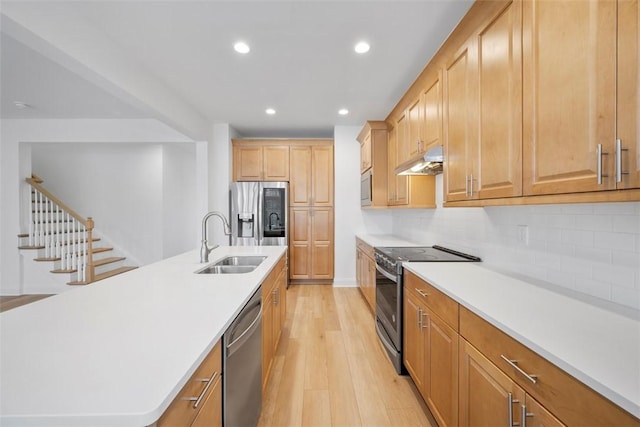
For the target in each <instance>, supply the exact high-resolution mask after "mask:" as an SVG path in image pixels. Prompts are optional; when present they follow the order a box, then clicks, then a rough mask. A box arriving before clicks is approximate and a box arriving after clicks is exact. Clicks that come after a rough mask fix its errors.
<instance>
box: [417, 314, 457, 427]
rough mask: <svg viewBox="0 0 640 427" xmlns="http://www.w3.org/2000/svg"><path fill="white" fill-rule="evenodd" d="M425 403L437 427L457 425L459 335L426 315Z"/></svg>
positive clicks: (433, 315)
mask: <svg viewBox="0 0 640 427" xmlns="http://www.w3.org/2000/svg"><path fill="white" fill-rule="evenodd" d="M426 347H427V348H428V354H429V357H428V358H427V359H426V362H427V368H426V370H425V378H426V380H427V381H428V382H429V383H428V385H427V384H425V386H426V388H428V390H427V403H428V404H429V407H430V408H431V412H432V413H433V416H434V417H435V418H436V421H438V425H439V426H441V427H444V426H452V427H453V426H457V425H458V333H457V332H456V331H454V330H453V329H452V328H450V327H449V326H448V325H447V324H446V323H445V322H444V321H443V320H442V319H440V318H439V317H438V316H436V315H435V314H433V312H431V311H429V327H428V332H427V345H426Z"/></svg>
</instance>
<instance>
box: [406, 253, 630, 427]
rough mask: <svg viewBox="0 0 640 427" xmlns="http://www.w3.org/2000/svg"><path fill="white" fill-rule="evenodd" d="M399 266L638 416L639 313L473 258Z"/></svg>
mask: <svg viewBox="0 0 640 427" xmlns="http://www.w3.org/2000/svg"><path fill="white" fill-rule="evenodd" d="M403 266H404V267H405V268H407V269H408V270H410V271H412V272H413V273H415V274H417V275H418V276H419V277H421V278H422V279H424V280H425V281H427V282H429V283H430V284H432V285H433V286H435V287H436V288H438V289H440V290H441V291H442V292H444V293H445V294H447V295H448V296H450V297H451V298H453V299H454V300H456V301H458V302H459V303H460V304H462V305H463V306H465V307H466V308H468V309H469V310H471V311H473V312H474V313H476V314H477V315H479V316H480V317H482V318H483V319H485V320H487V321H488V322H489V323H491V324H492V325H494V326H496V327H497V328H499V329H500V330H502V331H503V332H505V333H507V334H508V335H510V336H511V337H513V338H515V339H516V340H518V341H520V342H521V343H522V344H524V345H526V346H527V347H529V348H530V349H532V350H533V351H535V352H536V353H538V354H540V355H541V356H543V357H544V358H546V359H547V360H549V361H550V362H552V363H554V364H555V365H557V366H558V367H560V368H561V369H563V370H565V371H566V372H568V373H569V374H571V375H573V376H574V377H575V378H577V379H579V380H580V381H582V382H584V383H585V384H587V385H588V386H589V387H591V388H593V389H594V390H596V391H597V392H599V393H600V394H602V395H603V396H605V397H607V398H608V399H609V400H611V401H612V402H614V403H616V404H617V405H619V406H620V407H622V408H624V409H626V410H627V411H629V412H630V413H631V414H633V415H635V416H636V417H640V321H638V318H637V317H634V316H626V315H624V314H623V313H616V312H615V311H612V310H607V309H605V308H601V307H598V306H596V305H592V304H589V303H587V302H583V301H581V300H579V299H575V298H571V297H568V296H566V295H563V294H561V293H558V292H554V291H552V290H549V289H546V288H544V287H540V286H536V285H533V284H530V283H528V282H525V281H523V280H519V279H517V278H514V277H511V276H508V275H505V274H501V273H499V272H496V271H493V270H490V269H488V268H485V267H483V266H481V265H479V264H472V263H437V262H436V263H404V264H403Z"/></svg>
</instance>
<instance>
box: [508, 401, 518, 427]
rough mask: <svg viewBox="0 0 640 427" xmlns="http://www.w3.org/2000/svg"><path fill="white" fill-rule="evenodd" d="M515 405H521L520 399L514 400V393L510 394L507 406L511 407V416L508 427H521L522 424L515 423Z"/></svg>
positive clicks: (509, 411)
mask: <svg viewBox="0 0 640 427" xmlns="http://www.w3.org/2000/svg"><path fill="white" fill-rule="evenodd" d="M514 403H520V401H519V400H518V399H514V398H513V393H509V394H508V396H507V405H509V407H508V408H507V411H508V414H509V419H508V421H507V422H508V424H507V425H508V426H509V427H516V426H519V425H520V423H514V422H513V404H514Z"/></svg>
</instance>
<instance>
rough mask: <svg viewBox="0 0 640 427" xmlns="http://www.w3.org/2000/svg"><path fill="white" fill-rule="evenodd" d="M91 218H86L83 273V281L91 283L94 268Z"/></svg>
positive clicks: (92, 224)
mask: <svg viewBox="0 0 640 427" xmlns="http://www.w3.org/2000/svg"><path fill="white" fill-rule="evenodd" d="M93 227H94V223H93V218H91V217H89V218H87V265H86V267H85V268H86V271H85V275H86V277H85V281H86V282H87V283H91V282H93V277H94V272H95V268H94V266H93Z"/></svg>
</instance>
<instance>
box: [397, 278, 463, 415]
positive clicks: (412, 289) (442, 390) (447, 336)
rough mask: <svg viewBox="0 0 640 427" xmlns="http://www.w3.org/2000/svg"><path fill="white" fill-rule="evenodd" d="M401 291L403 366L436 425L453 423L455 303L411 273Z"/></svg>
mask: <svg viewBox="0 0 640 427" xmlns="http://www.w3.org/2000/svg"><path fill="white" fill-rule="evenodd" d="M404 291H405V292H404V295H405V297H404V307H405V313H404V352H405V354H404V363H405V367H406V368H407V370H408V371H409V374H410V375H411V378H412V379H413V380H414V382H415V383H416V386H417V388H418V390H419V391H420V393H421V394H422V396H423V397H424V399H425V401H426V402H427V405H428V406H429V409H430V410H431V413H432V414H433V416H434V417H435V419H436V420H437V421H438V425H440V426H457V425H458V332H457V320H458V304H457V303H456V302H455V301H453V300H451V299H450V298H449V297H447V296H446V295H444V294H442V293H441V292H440V291H438V290H437V289H435V288H434V287H432V286H431V285H429V284H428V283H426V282H425V281H423V280H421V279H420V278H418V277H417V276H415V275H414V274H413V273H411V272H407V273H406V274H405V288H404ZM444 319H448V320H446V321H445V320H444Z"/></svg>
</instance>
